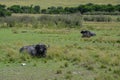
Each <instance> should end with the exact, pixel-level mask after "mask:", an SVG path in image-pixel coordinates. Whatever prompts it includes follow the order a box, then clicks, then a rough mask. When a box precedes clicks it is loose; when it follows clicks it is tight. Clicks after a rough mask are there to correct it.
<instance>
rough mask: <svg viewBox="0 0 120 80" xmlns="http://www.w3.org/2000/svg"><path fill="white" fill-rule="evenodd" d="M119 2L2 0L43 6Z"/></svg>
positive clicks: (111, 1) (112, 0)
mask: <svg viewBox="0 0 120 80" xmlns="http://www.w3.org/2000/svg"><path fill="white" fill-rule="evenodd" d="M86 3H95V4H118V3H120V0H0V4H5V5H7V6H11V5H31V4H33V5H40V6H41V8H47V7H50V6H63V7H65V6H78V5H79V4H86Z"/></svg>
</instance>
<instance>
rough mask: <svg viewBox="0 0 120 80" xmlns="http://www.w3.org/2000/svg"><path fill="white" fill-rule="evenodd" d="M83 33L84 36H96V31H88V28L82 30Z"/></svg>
mask: <svg viewBox="0 0 120 80" xmlns="http://www.w3.org/2000/svg"><path fill="white" fill-rule="evenodd" d="M81 34H82V37H88V38H89V37H91V36H96V34H95V33H93V32H90V31H88V30H82V31H81Z"/></svg>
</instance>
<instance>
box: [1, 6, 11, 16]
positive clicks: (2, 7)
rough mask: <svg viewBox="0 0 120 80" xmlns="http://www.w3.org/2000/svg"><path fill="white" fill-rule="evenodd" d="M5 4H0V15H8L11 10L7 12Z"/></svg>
mask: <svg viewBox="0 0 120 80" xmlns="http://www.w3.org/2000/svg"><path fill="white" fill-rule="evenodd" d="M5 7H6V6H5V5H0V17H5V16H10V15H11V12H9V11H8V10H7V9H6V8H5Z"/></svg>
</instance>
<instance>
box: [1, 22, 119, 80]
mask: <svg viewBox="0 0 120 80" xmlns="http://www.w3.org/2000/svg"><path fill="white" fill-rule="evenodd" d="M119 24H120V23H118V22H111V23H109V22H108V23H106V22H100V23H98V22H84V23H83V27H82V28H80V29H47V28H42V29H30V28H10V29H8V28H3V29H0V79H1V80H119V79H120V76H119V75H120V61H119V59H120V54H119V53H120V49H119V48H120V25H119ZM83 29H87V30H91V31H93V32H95V33H96V34H97V36H95V37H91V38H85V39H83V38H81V34H80V30H83ZM14 30H15V31H16V32H17V33H14ZM23 31H25V32H26V33H23ZM37 43H45V44H47V45H50V47H49V48H48V51H47V57H46V58H40V59H37V58H31V57H30V56H29V55H22V54H20V53H19V48H20V47H22V46H24V45H30V44H37ZM21 63H26V64H27V65H26V66H21ZM86 76H87V77H86Z"/></svg>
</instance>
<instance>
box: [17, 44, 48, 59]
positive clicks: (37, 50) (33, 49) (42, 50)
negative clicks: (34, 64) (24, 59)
mask: <svg viewBox="0 0 120 80" xmlns="http://www.w3.org/2000/svg"><path fill="white" fill-rule="evenodd" d="M19 52H20V53H23V52H24V53H28V54H30V55H31V56H36V57H46V52H47V46H46V45H45V44H36V45H28V46H23V47H22V48H20V50H19Z"/></svg>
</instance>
